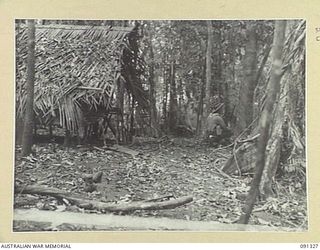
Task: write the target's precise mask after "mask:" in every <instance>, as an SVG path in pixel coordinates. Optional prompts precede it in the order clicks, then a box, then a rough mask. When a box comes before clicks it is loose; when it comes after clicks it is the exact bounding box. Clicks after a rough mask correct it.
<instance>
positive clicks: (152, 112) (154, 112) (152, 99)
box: [149, 33, 160, 137]
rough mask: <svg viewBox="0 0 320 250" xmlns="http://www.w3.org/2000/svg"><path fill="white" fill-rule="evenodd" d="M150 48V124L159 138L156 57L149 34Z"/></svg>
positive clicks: (153, 133)
mask: <svg viewBox="0 0 320 250" xmlns="http://www.w3.org/2000/svg"><path fill="white" fill-rule="evenodd" d="M149 48H150V60H151V63H150V68H149V74H150V75H149V84H150V89H149V96H150V124H151V128H152V136H155V137H158V136H159V132H160V129H159V123H158V121H157V107H156V90H155V81H154V55H153V47H152V35H151V33H149Z"/></svg>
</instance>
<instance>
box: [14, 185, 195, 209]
mask: <svg viewBox="0 0 320 250" xmlns="http://www.w3.org/2000/svg"><path fill="white" fill-rule="evenodd" d="M15 193H19V194H39V195H48V196H53V197H55V198H57V199H60V200H64V199H66V200H68V201H69V202H70V203H71V204H73V205H77V206H79V207H81V208H86V209H96V210H100V211H109V212H129V211H135V210H161V209H172V208H176V207H179V206H182V205H184V204H187V203H189V202H191V201H193V198H192V197H191V196H184V197H180V198H177V199H171V200H164V201H154V202H152V200H147V201H136V202H130V203H129V202H128V203H107V202H101V201H95V200H88V199H83V198H80V197H75V196H71V195H70V193H68V192H65V191H61V190H59V189H57V188H50V187H44V186H25V187H20V186H16V187H15Z"/></svg>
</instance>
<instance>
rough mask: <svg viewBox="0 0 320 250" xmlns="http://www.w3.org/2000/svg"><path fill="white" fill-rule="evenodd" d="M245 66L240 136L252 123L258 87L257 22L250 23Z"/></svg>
mask: <svg viewBox="0 0 320 250" xmlns="http://www.w3.org/2000/svg"><path fill="white" fill-rule="evenodd" d="M245 51H246V52H245V53H246V54H245V56H244V62H243V63H244V66H243V72H244V77H243V82H242V83H241V86H240V96H239V105H238V107H237V108H238V110H237V125H236V131H235V133H236V135H239V134H240V133H241V132H242V131H243V130H245V129H246V128H247V127H248V126H249V125H250V124H251V122H252V119H253V96H254V89H255V86H256V71H257V62H258V60H257V35H256V24H255V22H249V23H248V41H247V44H246V49H245Z"/></svg>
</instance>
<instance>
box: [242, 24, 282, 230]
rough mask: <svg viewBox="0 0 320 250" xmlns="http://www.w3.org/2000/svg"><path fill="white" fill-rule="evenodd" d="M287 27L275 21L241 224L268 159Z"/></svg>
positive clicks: (248, 210)
mask: <svg viewBox="0 0 320 250" xmlns="http://www.w3.org/2000/svg"><path fill="white" fill-rule="evenodd" d="M285 29H286V21H276V22H275V32H274V39H273V51H272V70H271V77H270V82H269V84H268V87H267V93H268V94H267V101H266V105H265V107H264V109H263V111H262V114H261V117H260V120H259V131H260V137H259V140H258V145H257V160H256V167H255V174H254V177H253V180H252V183H251V188H250V191H249V193H248V195H247V198H246V202H245V206H244V208H243V214H242V215H241V216H240V219H239V223H240V224H248V222H249V218H250V215H251V212H252V209H253V206H254V203H255V201H256V198H257V195H258V193H259V186H260V182H261V176H262V173H263V169H264V166H265V159H266V152H265V151H266V147H267V144H268V140H269V137H270V132H269V129H270V126H271V122H272V118H273V110H274V103H276V101H277V99H279V95H278V96H277V94H278V93H279V92H280V80H281V68H282V60H281V57H282V50H283V46H284V41H285Z"/></svg>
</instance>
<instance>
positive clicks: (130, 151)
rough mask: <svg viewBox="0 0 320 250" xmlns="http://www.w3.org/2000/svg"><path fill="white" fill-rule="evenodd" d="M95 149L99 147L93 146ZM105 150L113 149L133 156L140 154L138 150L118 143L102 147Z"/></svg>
mask: <svg viewBox="0 0 320 250" xmlns="http://www.w3.org/2000/svg"><path fill="white" fill-rule="evenodd" d="M95 148H96V149H98V150H100V148H97V147H95ZM103 148H104V149H105V150H111V151H115V152H119V153H124V154H128V155H131V156H133V157H135V156H137V155H139V154H141V152H138V151H136V150H133V149H130V148H126V147H124V146H120V145H113V146H110V147H103Z"/></svg>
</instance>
